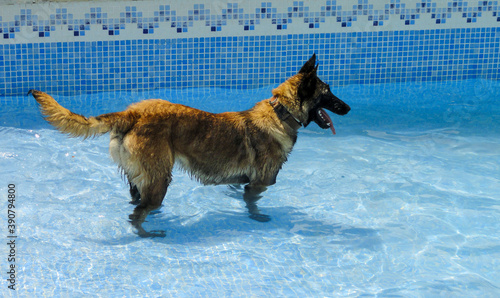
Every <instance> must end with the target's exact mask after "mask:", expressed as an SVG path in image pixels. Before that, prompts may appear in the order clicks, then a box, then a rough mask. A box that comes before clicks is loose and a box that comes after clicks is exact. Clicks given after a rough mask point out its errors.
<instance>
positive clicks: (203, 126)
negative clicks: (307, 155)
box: [28, 54, 350, 237]
mask: <svg viewBox="0 0 500 298" xmlns="http://www.w3.org/2000/svg"><path fill="white" fill-rule="evenodd" d="M317 70H318V66H317V65H316V54H313V55H312V57H311V58H310V59H309V60H308V61H307V62H306V63H305V64H304V65H303V66H302V67H301V69H300V70H299V72H298V73H297V74H296V75H294V76H292V77H290V78H289V79H288V80H286V81H285V82H284V83H282V84H281V85H279V86H278V87H277V88H275V89H274V90H272V95H273V96H272V97H271V98H270V99H265V100H262V101H260V102H258V103H257V104H256V105H255V106H254V107H253V108H251V109H249V110H247V111H242V112H225V113H220V114H213V113H208V112H205V111H201V110H197V109H194V108H191V107H188V106H184V105H180V104H175V103H171V102H168V101H166V100H160V99H149V100H144V101H141V102H138V103H134V104H132V105H130V106H129V107H128V108H127V109H126V110H124V111H122V112H116V113H109V114H103V115H100V116H97V117H88V118H87V117H84V116H82V115H79V114H75V113H72V112H71V111H69V110H67V109H66V108H64V107H62V106H61V105H59V104H58V103H57V102H56V101H55V100H54V98H52V97H51V96H49V95H48V94H46V93H43V92H41V91H37V90H30V91H29V93H28V94H32V95H33V96H34V98H35V99H36V101H37V102H38V104H39V106H40V110H41V113H42V114H43V115H44V116H45V119H46V120H47V121H48V122H49V123H50V124H52V125H53V126H54V127H56V128H57V129H58V130H59V131H61V132H63V133H66V134H68V135H70V136H72V137H83V138H88V137H93V136H98V135H102V134H105V133H108V132H109V133H110V144H109V152H110V154H111V157H112V159H113V161H114V162H115V163H117V164H118V166H119V168H120V169H121V170H122V172H123V174H124V176H125V177H126V178H127V180H128V183H129V186H130V195H131V197H132V201H131V203H132V204H135V205H136V207H135V209H134V211H133V213H132V214H131V215H130V216H129V218H130V220H131V223H132V225H133V226H134V227H135V228H136V229H137V231H138V235H139V236H143V237H153V236H163V234H162V235H158V233H155V232H153V231H152V232H146V231H145V230H144V229H143V228H142V223H143V222H144V221H145V219H146V217H147V215H148V214H149V213H150V212H151V211H152V210H155V209H157V208H159V207H160V206H161V204H162V201H163V198H164V197H165V195H166V193H167V188H168V186H169V185H170V183H171V181H172V168H173V167H174V163H177V164H179V165H180V166H181V168H182V169H184V170H185V171H186V172H188V173H189V174H190V175H191V176H192V177H194V178H195V179H196V180H198V181H199V182H201V183H203V184H205V185H209V184H213V185H218V184H240V185H241V184H245V186H244V194H243V199H244V201H245V202H246V207H247V209H248V212H249V214H250V215H249V216H250V218H252V219H254V220H257V221H261V222H265V221H269V220H270V217H269V216H267V215H264V214H261V213H260V211H259V209H258V208H257V204H256V203H257V201H258V200H259V199H260V198H261V195H260V194H261V193H262V192H263V191H265V190H266V188H267V187H268V186H270V185H273V184H275V182H276V176H277V175H278V172H279V171H280V169H281V167H282V165H283V164H284V163H285V162H286V160H287V157H288V155H289V154H290V152H291V151H292V148H293V146H294V144H295V141H296V140H297V134H298V130H299V128H301V127H306V126H307V125H308V124H310V123H311V122H313V121H314V122H315V123H316V124H317V125H319V127H321V128H323V129H328V128H329V129H331V131H332V132H333V134H335V129H334V127H333V124H332V120H331V118H330V117H329V116H328V114H327V113H326V112H325V110H324V109H327V110H330V111H331V112H333V113H335V114H338V115H345V114H347V113H348V112H349V110H350V107H349V105H347V104H346V103H344V102H343V101H342V100H340V99H339V98H338V97H336V96H335V95H333V94H332V92H331V90H330V87H329V85H327V84H326V83H324V82H323V81H321V79H319V78H318V76H317Z"/></svg>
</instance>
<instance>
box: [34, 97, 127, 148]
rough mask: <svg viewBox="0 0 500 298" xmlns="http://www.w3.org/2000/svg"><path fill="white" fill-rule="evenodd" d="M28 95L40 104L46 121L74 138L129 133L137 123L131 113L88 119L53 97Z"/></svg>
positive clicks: (118, 113)
mask: <svg viewBox="0 0 500 298" xmlns="http://www.w3.org/2000/svg"><path fill="white" fill-rule="evenodd" d="M28 94H32V95H33V97H34V98H35V99H36V101H37V102H38V103H39V104H40V110H41V112H42V114H43V115H44V116H45V120H47V121H48V122H49V123H50V124H52V125H53V126H54V127H56V128H57V129H58V130H59V131H61V132H63V133H66V134H69V135H70V136H72V137H84V138H88V137H93V136H98V135H102V134H105V133H107V132H109V131H111V130H112V129H118V130H120V131H127V130H129V129H130V128H131V127H132V126H133V124H134V123H135V121H132V120H133V119H131V117H130V116H131V115H130V114H129V113H125V112H117V113H109V114H103V115H100V116H97V117H89V118H87V117H85V116H82V115H79V114H75V113H73V112H71V111H70V110H68V109H66V108H64V107H63V106H61V105H60V104H59V103H57V101H56V100H55V99H54V98H53V97H52V96H50V95H48V94H46V93H44V92H41V91H37V90H30V91H29V92H28Z"/></svg>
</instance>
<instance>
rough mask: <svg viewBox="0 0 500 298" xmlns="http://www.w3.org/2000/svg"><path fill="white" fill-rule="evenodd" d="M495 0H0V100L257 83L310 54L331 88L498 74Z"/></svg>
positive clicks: (289, 70)
mask: <svg viewBox="0 0 500 298" xmlns="http://www.w3.org/2000/svg"><path fill="white" fill-rule="evenodd" d="M499 2H500V0H498V1H478V0H474V1H465V0H446V1H438V0H356V1H351V0H322V1H286V2H285V1H266V2H261V1H258V2H249V1H247V2H244V1H239V2H238V1H237V0H230V1H229V2H224V1H206V0H184V1H182V2H173V3H171V4H165V2H163V1H156V0H155V1H149V0H148V1H130V2H126V1H116V2H59V3H53V2H49V3H42V4H20V5H8V6H2V5H0V31H1V32H0V96H2V95H15V94H24V93H25V92H26V90H27V89H29V88H40V89H43V90H46V91H50V92H52V93H62V94H78V93H93V92H104V91H118V90H147V89H156V88H192V87H194V88H197V87H222V88H256V87H261V86H265V85H273V84H278V83H280V82H282V81H283V80H284V79H286V78H287V77H288V76H290V75H292V74H294V73H295V72H296V70H297V69H296V68H297V67H298V65H301V63H303V61H305V60H306V59H307V58H308V56H309V55H311V54H312V53H313V52H315V53H317V54H318V57H319V60H320V63H321V68H320V69H321V70H320V71H321V75H322V76H323V77H324V78H325V80H326V81H328V82H329V83H330V84H332V85H337V86H343V85H348V84H377V83H393V82H409V81H441V80H462V79H474V78H483V79H491V80H498V79H500V64H499V57H500V29H499V27H500V26H499V24H500V16H499V9H500V8H499V7H500V6H499Z"/></svg>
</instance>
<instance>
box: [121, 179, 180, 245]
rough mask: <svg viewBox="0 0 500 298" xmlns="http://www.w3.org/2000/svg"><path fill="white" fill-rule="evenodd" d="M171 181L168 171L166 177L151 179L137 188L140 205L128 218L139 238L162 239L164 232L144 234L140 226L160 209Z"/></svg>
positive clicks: (144, 231)
mask: <svg viewBox="0 0 500 298" xmlns="http://www.w3.org/2000/svg"><path fill="white" fill-rule="evenodd" d="M171 181H172V176H171V174H170V171H169V172H168V174H167V175H165V176H164V177H161V178H157V179H153V180H151V181H148V182H147V183H144V184H143V185H141V186H140V188H138V190H139V193H140V198H141V199H140V203H139V205H137V207H135V209H134V212H133V213H132V214H130V216H129V218H130V220H131V224H132V226H134V227H135V228H136V229H137V231H138V234H139V236H141V237H164V236H165V232H164V231H157V232H155V231H152V232H146V230H144V228H143V227H142V224H143V223H144V221H145V220H146V217H147V216H148V214H149V213H150V212H151V211H153V210H155V209H158V208H160V206H161V203H162V202H163V198H164V197H165V195H166V193H167V188H168V185H169V184H170V182H171Z"/></svg>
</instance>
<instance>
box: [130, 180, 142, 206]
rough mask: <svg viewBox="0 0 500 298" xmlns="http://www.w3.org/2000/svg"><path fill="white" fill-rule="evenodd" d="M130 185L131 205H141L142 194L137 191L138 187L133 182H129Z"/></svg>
mask: <svg viewBox="0 0 500 298" xmlns="http://www.w3.org/2000/svg"><path fill="white" fill-rule="evenodd" d="M128 184H129V185H130V196H131V197H132V200H131V201H130V204H132V205H139V203H140V202H141V194H140V193H139V190H138V189H137V186H135V185H134V184H133V183H132V182H130V181H129V182H128Z"/></svg>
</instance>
